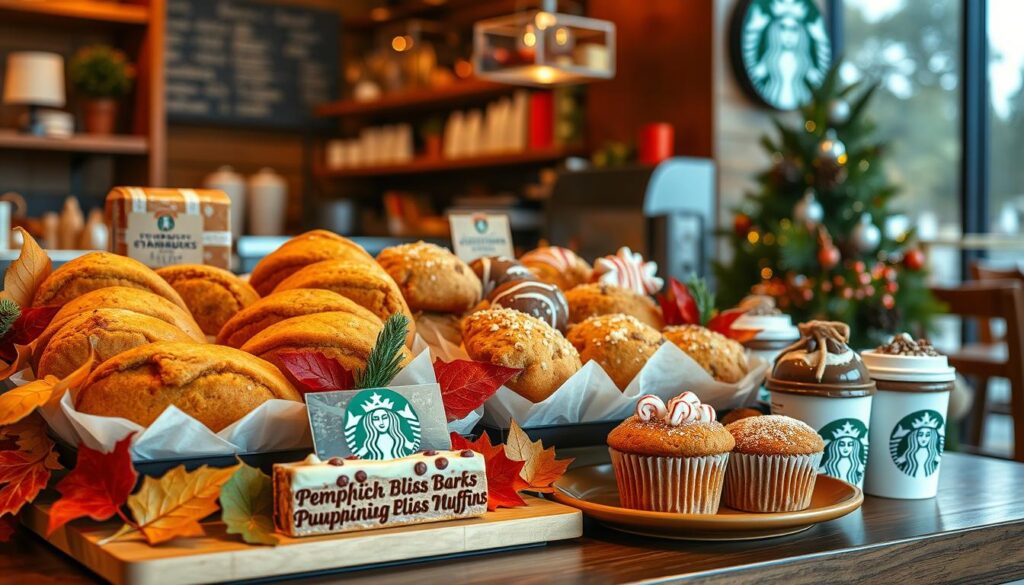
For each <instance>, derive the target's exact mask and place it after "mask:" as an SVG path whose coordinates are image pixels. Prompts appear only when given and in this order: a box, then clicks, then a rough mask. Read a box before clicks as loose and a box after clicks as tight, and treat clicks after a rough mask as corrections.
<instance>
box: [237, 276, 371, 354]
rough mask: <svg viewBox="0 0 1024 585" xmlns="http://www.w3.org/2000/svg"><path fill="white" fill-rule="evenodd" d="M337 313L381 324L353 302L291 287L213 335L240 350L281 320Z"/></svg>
mask: <svg viewBox="0 0 1024 585" xmlns="http://www.w3.org/2000/svg"><path fill="white" fill-rule="evenodd" d="M328 311H341V312H343V313H351V314H353V315H355V316H357V317H361V318H363V319H366V320H367V321H371V322H373V323H375V324H376V325H377V327H378V328H379V327H382V326H383V322H382V321H381V320H380V318H378V317H377V316H376V315H374V314H373V313H371V312H370V311H369V309H366V308H364V307H362V306H360V305H359V304H357V303H356V302H355V301H353V300H351V299H348V298H345V297H343V296H341V295H339V294H338V293H336V292H332V291H329V290H325V289H321V288H295V289H292V290H283V291H281V292H276V293H274V294H271V295H269V296H266V297H263V298H262V299H260V300H258V301H256V302H255V303H253V304H251V305H249V306H248V307H246V308H244V309H242V310H241V311H239V312H237V313H235V316H234V317H232V318H231V319H229V320H228V322H227V323H225V324H224V326H223V327H221V329H220V333H218V334H217V343H219V344H221V345H227V346H230V347H242V345H244V344H245V342H247V341H249V340H250V339H251V338H252V337H253V336H254V335H256V334H257V333H259V332H260V331H263V330H264V329H266V328H267V327H270V326H271V325H273V324H274V323H279V322H281V321H284V320H285V319H290V318H292V317H298V316H300V315H311V314H314V313H326V312H328Z"/></svg>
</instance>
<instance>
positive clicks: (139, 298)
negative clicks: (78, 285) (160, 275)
mask: <svg viewBox="0 0 1024 585" xmlns="http://www.w3.org/2000/svg"><path fill="white" fill-rule="evenodd" d="M93 309H125V310H127V311H135V312H136V313H142V314H143V315H149V316H150V317H156V318H157V319H160V320H161V321H164V322H166V323H169V324H171V325H174V326H175V327H177V328H178V329H181V330H182V331H184V332H185V333H187V334H188V335H189V337H191V338H192V339H193V340H195V341H198V342H200V343H205V342H206V335H204V334H203V330H202V329H200V328H199V324H198V323H196V320H195V319H193V318H192V315H191V313H189V312H188V311H186V310H185V309H182V308H181V307H179V306H178V305H175V304H174V303H172V302H171V301H169V300H167V299H165V298H164V297H161V296H157V295H155V294H153V293H151V292H149V291H147V290H142V289H139V288H130V287H127V286H108V287H104V288H98V289H96V290H94V291H91V292H87V293H85V294H84V295H82V296H80V297H78V298H76V299H72V300H70V301H68V302H67V303H66V304H65V305H64V306H63V307H61V308H60V310H59V311H57V314H56V315H54V316H53V319H52V320H51V321H50V326H49V327H47V329H48V330H49V329H50V328H51V327H53V326H55V325H58V326H59V325H60V324H61V323H62V322H64V321H67V320H68V319H69V318H71V317H74V316H75V315H78V314H79V313H85V312H86V311H91V310H93ZM44 335H46V333H45V332H44V333H43V335H40V338H41V337H43V336H44ZM42 344H43V342H40V345H42Z"/></svg>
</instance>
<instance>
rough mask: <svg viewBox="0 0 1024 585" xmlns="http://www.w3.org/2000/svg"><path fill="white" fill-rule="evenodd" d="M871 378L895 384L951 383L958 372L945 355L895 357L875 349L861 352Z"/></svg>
mask: <svg viewBox="0 0 1024 585" xmlns="http://www.w3.org/2000/svg"><path fill="white" fill-rule="evenodd" d="M860 355H861V359H863V360H864V365H865V366H867V368H868V372H870V374H871V377H872V378H875V379H877V380H891V381H893V382H951V381H953V380H954V379H956V370H955V369H954V368H953V367H951V366H950V365H949V360H947V359H946V356H944V355H938V356H917V355H894V354H888V353H882V352H879V351H877V350H874V349H870V350H867V351H865V352H861V354H860Z"/></svg>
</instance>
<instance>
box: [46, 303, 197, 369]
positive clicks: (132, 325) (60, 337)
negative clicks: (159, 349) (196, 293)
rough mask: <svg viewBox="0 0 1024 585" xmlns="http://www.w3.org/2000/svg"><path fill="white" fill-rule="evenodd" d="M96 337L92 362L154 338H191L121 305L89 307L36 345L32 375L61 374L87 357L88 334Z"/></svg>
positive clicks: (82, 362) (171, 339) (173, 327)
mask: <svg viewBox="0 0 1024 585" xmlns="http://www.w3.org/2000/svg"><path fill="white" fill-rule="evenodd" d="M90 337H92V338H94V339H95V340H96V363H100V362H103V361H106V360H108V359H110V358H112V357H114V356H115V355H117V354H119V353H121V352H124V351H127V350H129V349H132V348H134V347H138V346H140V345H144V344H146V343H152V342H154V341H186V342H191V341H193V339H192V338H191V337H189V335H188V334H187V333H185V332H184V331H182V330H181V329H178V328H177V327H175V326H174V325H169V324H167V323H166V322H164V321H161V320H160V319H157V318H156V317H150V316H149V315H143V314H142V313H135V312H133V311H126V310H124V309H93V310H91V311H86V312H84V313H79V314H78V315H75V316H74V317H72V318H70V319H68V320H67V321H66V322H65V323H64V324H63V325H62V326H61V327H60V328H59V329H58V330H57V331H56V332H55V333H53V335H52V336H51V337H50V338H49V340H48V342H47V343H46V345H45V346H40V351H39V362H38V366H36V369H35V372H36V377H38V378H43V377H45V376H57V377H58V378H63V377H65V376H67V375H68V374H70V373H71V372H74V371H75V370H77V369H78V367H79V366H81V365H82V364H84V363H85V361H86V360H87V359H89V345H90V341H89V338H90Z"/></svg>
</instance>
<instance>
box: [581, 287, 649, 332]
mask: <svg viewBox="0 0 1024 585" xmlns="http://www.w3.org/2000/svg"><path fill="white" fill-rule="evenodd" d="M565 298H566V300H567V301H568V302H569V323H582V322H583V321H585V320H587V318H589V317H593V316H594V315H612V314H615V313H623V314H626V315H632V316H634V317H636V318H637V319H639V320H640V321H642V322H644V323H646V324H647V325H650V326H651V327H654V328H655V329H661V327H662V321H661V309H659V308H658V306H657V305H655V304H654V301H653V300H651V298H650V297H648V296H646V295H641V294H637V293H636V292H633V291H631V290H629V289H626V288H622V287H620V286H614V285H610V284H602V283H593V284H584V285H580V286H577V287H576V288H573V289H571V290H569V291H568V292H566V293H565Z"/></svg>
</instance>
